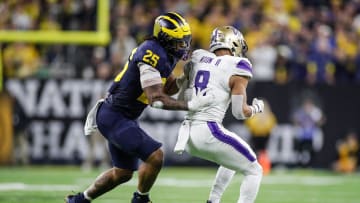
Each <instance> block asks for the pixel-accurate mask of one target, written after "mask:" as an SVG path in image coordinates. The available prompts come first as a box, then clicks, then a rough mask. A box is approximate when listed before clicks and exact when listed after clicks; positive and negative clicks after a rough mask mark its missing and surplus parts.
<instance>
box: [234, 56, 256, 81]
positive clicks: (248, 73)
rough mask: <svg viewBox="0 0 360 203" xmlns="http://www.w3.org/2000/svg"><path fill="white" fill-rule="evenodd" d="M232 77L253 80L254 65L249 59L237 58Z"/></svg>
mask: <svg viewBox="0 0 360 203" xmlns="http://www.w3.org/2000/svg"><path fill="white" fill-rule="evenodd" d="M233 63H234V64H233V66H232V67H233V68H232V75H239V76H245V77H249V78H252V77H253V74H252V73H253V70H252V64H251V62H250V61H249V59H247V58H237V60H234V61H233Z"/></svg>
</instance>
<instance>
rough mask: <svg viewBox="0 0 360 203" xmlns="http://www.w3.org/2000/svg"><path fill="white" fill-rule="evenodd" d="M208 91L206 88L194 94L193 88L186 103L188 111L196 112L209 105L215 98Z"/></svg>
mask: <svg viewBox="0 0 360 203" xmlns="http://www.w3.org/2000/svg"><path fill="white" fill-rule="evenodd" d="M209 90H210V89H209V88H206V89H203V90H201V91H199V92H198V94H196V89H195V88H193V94H192V97H191V100H190V101H189V102H188V109H189V111H197V110H199V109H200V108H202V107H205V106H209V105H210V103H211V102H212V101H213V100H214V98H215V96H214V95H213V94H212V93H211V91H209Z"/></svg>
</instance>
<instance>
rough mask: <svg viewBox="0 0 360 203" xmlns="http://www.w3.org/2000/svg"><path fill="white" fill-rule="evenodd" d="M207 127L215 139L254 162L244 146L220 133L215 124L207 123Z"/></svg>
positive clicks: (253, 158)
mask: <svg viewBox="0 0 360 203" xmlns="http://www.w3.org/2000/svg"><path fill="white" fill-rule="evenodd" d="M207 125H208V127H209V129H210V131H211V133H212V134H213V135H214V137H215V138H217V139H218V140H220V141H222V142H224V143H226V144H229V145H230V146H232V147H233V148H234V149H236V150H237V151H238V152H240V153H241V154H242V155H244V156H245V157H246V158H247V159H248V160H249V161H251V162H253V161H255V160H256V158H255V157H254V156H253V155H252V154H251V153H250V151H249V150H248V149H247V148H246V147H245V146H243V145H242V144H241V143H240V142H238V141H237V140H236V139H234V138H232V137H231V136H229V135H226V134H225V133H224V132H222V131H221V129H220V128H219V126H218V125H217V123H216V122H211V121H208V122H207Z"/></svg>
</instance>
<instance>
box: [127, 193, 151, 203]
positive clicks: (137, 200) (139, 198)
mask: <svg viewBox="0 0 360 203" xmlns="http://www.w3.org/2000/svg"><path fill="white" fill-rule="evenodd" d="M131 203H152V202H151V201H150V198H149V195H140V194H139V193H137V192H134V196H133V198H132V200H131Z"/></svg>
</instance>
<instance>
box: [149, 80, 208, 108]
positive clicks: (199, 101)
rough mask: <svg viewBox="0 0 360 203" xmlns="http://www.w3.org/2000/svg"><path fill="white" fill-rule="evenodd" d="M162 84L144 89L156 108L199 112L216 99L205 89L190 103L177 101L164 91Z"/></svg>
mask: <svg viewBox="0 0 360 203" xmlns="http://www.w3.org/2000/svg"><path fill="white" fill-rule="evenodd" d="M162 90H163V86H162V85H161V84H157V85H152V86H149V87H146V88H144V92H145V94H146V96H147V98H148V101H149V104H150V105H151V106H152V107H154V108H159V109H166V110H189V111H197V110H198V109H200V108H201V107H204V106H207V105H209V104H210V103H211V101H212V100H213V99H214V95H213V94H211V93H210V92H207V91H208V90H209V89H204V90H202V91H199V93H198V94H195V90H194V93H193V96H192V98H191V100H190V101H182V100H176V99H174V98H172V97H170V96H168V95H166V94H165V93H164V92H163V91H162Z"/></svg>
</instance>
